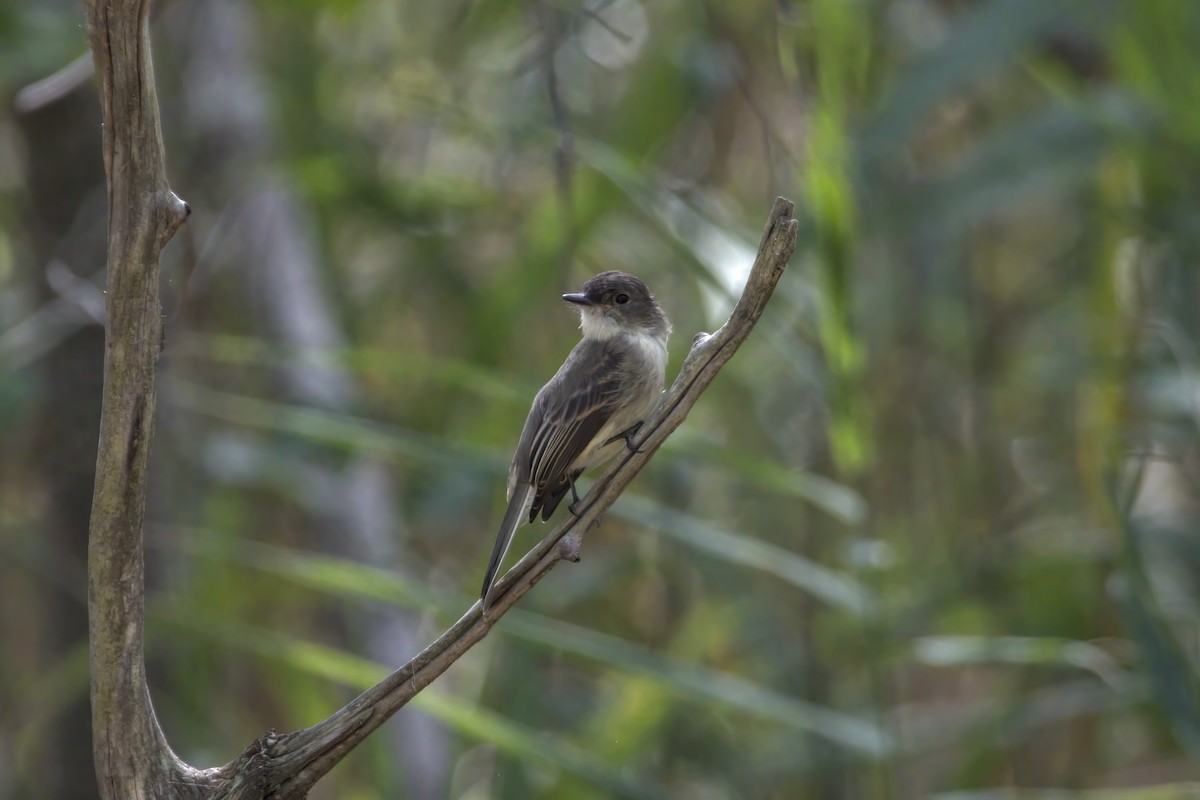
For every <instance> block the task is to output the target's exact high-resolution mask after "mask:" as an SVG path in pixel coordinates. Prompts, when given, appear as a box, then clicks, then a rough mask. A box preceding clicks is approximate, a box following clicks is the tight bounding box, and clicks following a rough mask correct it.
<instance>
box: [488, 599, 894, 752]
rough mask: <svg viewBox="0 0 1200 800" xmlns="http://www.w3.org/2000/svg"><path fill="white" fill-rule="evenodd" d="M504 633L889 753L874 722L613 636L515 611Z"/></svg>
mask: <svg viewBox="0 0 1200 800" xmlns="http://www.w3.org/2000/svg"><path fill="white" fill-rule="evenodd" d="M500 628H501V629H502V630H504V631H505V632H506V633H511V634H513V635H515V636H520V637H521V638H523V639H527V640H529V641H532V642H538V643H541V644H544V645H546V646H548V647H553V648H556V649H560V650H564V651H566V652H570V653H574V654H576V655H580V656H584V657H586V658H591V659H594V660H596V661H601V662H603V663H606V664H611V665H612V666H615V667H620V668H623V669H626V670H629V671H631V672H636V673H638V674H640V675H643V676H646V677H648V678H652V679H653V680H655V681H656V682H658V683H659V684H661V685H662V686H664V687H667V688H669V689H672V690H674V691H675V692H677V693H679V694H682V695H684V696H687V697H691V698H692V699H694V700H700V701H706V702H714V701H715V702H719V703H721V704H722V705H726V706H729V707H731V708H735V709H738V710H741V711H748V712H751V713H753V714H755V715H757V716H760V717H763V718H766V719H770V720H774V721H775V722H778V723H780V724H783V725H787V726H788V727H791V728H796V729H798V730H804V731H808V732H810V733H815V734H817V735H819V736H821V737H823V738H825V739H828V740H829V741H831V742H834V743H836V744H839V745H841V746H843V747H845V748H847V749H849V750H852V751H854V752H856V753H860V754H863V755H867V756H870V757H882V756H884V755H886V754H887V753H888V752H889V751H890V749H891V742H890V739H889V737H888V736H887V734H886V733H885V732H884V731H882V730H881V729H880V728H879V727H878V726H876V725H875V724H874V723H871V722H867V721H865V720H862V719H859V718H856V717H853V716H850V715H849V714H843V713H840V712H837V711H832V710H830V709H828V708H823V707H821V706H817V705H813V704H811V703H806V702H804V701H801V700H796V699H793V698H791V697H787V696H785V695H781V694H779V693H778V692H773V691H770V690H768V689H764V688H762V687H761V686H758V685H757V684H754V683H751V682H750V681H747V680H743V679H741V678H738V677H735V676H732V675H723V674H721V673H718V672H714V671H712V670H709V669H704V668H701V667H696V666H693V665H691V664H681V663H676V662H672V661H670V660H668V659H665V658H663V657H661V656H659V655H657V654H654V653H651V652H649V651H647V650H645V649H643V648H640V647H637V646H636V645H632V644H630V643H629V642H625V641H622V640H621V639H617V638H616V637H613V636H608V635H606V634H602V633H598V632H596V631H591V630H587V629H585V628H580V627H578V626H575V625H571V624H569V623H565V622H559V621H557V620H552V619H549V618H547V617H542V616H538V615H534V614H529V613H525V612H516V611H514V612H511V613H509V614H507V615H506V616H505V617H504V620H503V621H502V622H501V624H500Z"/></svg>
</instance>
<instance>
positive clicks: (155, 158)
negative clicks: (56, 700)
mask: <svg viewBox="0 0 1200 800" xmlns="http://www.w3.org/2000/svg"><path fill="white" fill-rule="evenodd" d="M85 5H86V8H87V29H88V38H89V41H90V44H91V50H92V59H93V61H94V64H95V68H96V77H97V79H98V83H99V89H100V107H101V113H102V116H103V120H104V136H103V160H104V171H105V174H106V175H107V178H108V280H107V285H108V297H107V302H106V306H105V354H104V391H103V396H102V400H101V406H100V440H99V452H98V455H97V458H96V487H95V492H94V495H93V498H92V516H91V523H90V526H89V533H88V640H89V655H90V663H91V697H92V734H93V740H94V741H93V752H94V754H95V759H96V774H97V779H98V780H99V782H100V792H101V796H103V797H106V798H108V797H111V798H132V797H169V796H171V792H172V791H173V790H172V789H171V787H172V786H174V785H177V782H178V781H179V779H181V778H184V777H185V776H187V775H188V774H189V773H190V772H191V769H190V768H189V767H188V766H187V765H185V764H183V763H182V762H181V761H179V759H177V758H176V757H175V754H174V753H173V752H171V749H170V747H168V746H167V741H166V738H165V737H164V736H163V733H162V730H161V729H160V728H159V725H158V721H157V719H155V716H154V709H153V708H152V707H151V705H150V693H149V691H148V689H147V686H146V676H145V658H144V653H143V627H144V595H145V591H144V585H143V573H144V561H143V554H142V517H143V514H144V512H145V502H146V462H147V457H148V456H149V451H150V439H151V434H152V433H153V429H154V368H155V363H156V362H157V360H158V355H159V351H160V350H161V348H162V315H161V311H160V309H159V300H158V276H159V273H158V260H159V255H160V254H161V252H162V248H163V247H164V246H165V245H166V243H167V242H168V241H169V240H170V239H171V237H172V236H173V235H174V233H175V231H176V230H177V229H178V228H179V226H180V225H182V224H183V221H184V219H186V217H187V214H188V208H187V205H186V204H185V203H184V202H183V201H182V200H180V199H179V198H178V197H176V196H175V194H174V193H172V192H171V188H170V186H169V185H168V184H167V178H166V171H165V164H164V154H163V144H162V133H161V131H160V130H159V119H158V106H157V98H156V96H155V92H154V70H153V68H152V66H151V63H150V36H149V30H148V22H149V13H150V3H149V2H148V0H140V2H139V0H86V3H85Z"/></svg>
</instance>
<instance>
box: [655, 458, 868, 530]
mask: <svg viewBox="0 0 1200 800" xmlns="http://www.w3.org/2000/svg"><path fill="white" fill-rule="evenodd" d="M677 438H678V439H679V441H678V442H677V443H676V447H675V449H676V451H678V452H679V453H682V454H685V455H694V456H697V457H699V458H703V459H705V460H706V461H709V462H711V463H712V464H713V465H715V466H718V467H720V468H722V469H725V470H728V471H729V472H732V473H734V474H736V475H740V476H742V477H743V478H746V479H747V480H749V481H750V482H752V483H753V484H754V485H755V486H757V487H758V488H761V489H766V490H768V491H772V492H776V493H778V494H781V495H784V496H787V497H794V498H796V499H798V500H805V501H807V502H809V503H812V504H813V505H814V506H815V507H817V508H819V509H821V510H822V511H824V512H825V513H827V514H829V516H831V517H833V518H834V519H836V520H838V521H839V522H841V523H843V524H845V525H846V526H848V527H851V528H857V527H859V526H860V525H862V524H863V523H864V522H866V519H867V503H866V501H865V500H864V499H863V497H862V495H860V494H859V493H858V492H856V491H854V490H853V489H851V488H850V487H849V486H845V485H843V484H840V483H836V482H834V481H832V480H830V479H828V478H826V477H824V476H822V475H817V474H816V473H813V472H806V471H804V470H799V469H792V468H790V467H787V466H784V465H782V464H779V463H777V462H775V461H773V460H770V459H768V458H767V457H765V456H763V455H758V454H754V455H752V454H750V453H744V452H739V451H737V450H734V449H733V448H731V447H728V446H726V445H723V444H718V443H716V442H712V441H709V440H706V439H702V438H700V437H699V436H679V437H677Z"/></svg>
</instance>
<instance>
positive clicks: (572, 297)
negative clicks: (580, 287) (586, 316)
mask: <svg viewBox="0 0 1200 800" xmlns="http://www.w3.org/2000/svg"><path fill="white" fill-rule="evenodd" d="M563 300H566V301H567V302H568V303H574V304H575V305H577V306H590V305H591V304H592V301H591V300H588V296H587V295H586V294H584V293H583V292H568V293H567V294H564V295H563Z"/></svg>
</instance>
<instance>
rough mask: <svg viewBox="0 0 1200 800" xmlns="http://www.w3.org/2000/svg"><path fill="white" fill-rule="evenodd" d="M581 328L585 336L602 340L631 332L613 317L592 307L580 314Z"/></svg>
mask: <svg viewBox="0 0 1200 800" xmlns="http://www.w3.org/2000/svg"><path fill="white" fill-rule="evenodd" d="M579 328H580V330H582V331H583V338H585V339H598V340H600V341H602V342H603V341H606V340H608V339H611V338H613V337H614V336H618V335H620V334H622V333H631V331H630V330H629V329H628V328H626V327H624V326H622V325H621V324H620V323H619V322H617V321H616V320H615V319H613V318H612V317H610V316H608V315H607V314H604V313H602V312H598V311H592V310H591V309H584V311H583V313H582V314H580V315H579Z"/></svg>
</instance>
